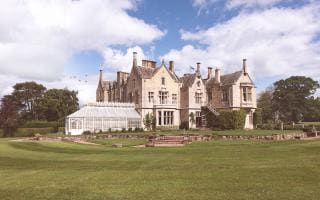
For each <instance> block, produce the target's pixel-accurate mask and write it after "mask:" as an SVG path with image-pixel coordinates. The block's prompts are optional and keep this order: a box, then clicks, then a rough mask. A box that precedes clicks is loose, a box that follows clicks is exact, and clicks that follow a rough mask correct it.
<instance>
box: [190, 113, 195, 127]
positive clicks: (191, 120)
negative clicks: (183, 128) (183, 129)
mask: <svg viewBox="0 0 320 200" xmlns="http://www.w3.org/2000/svg"><path fill="white" fill-rule="evenodd" d="M189 121H190V123H191V127H193V124H195V123H196V119H195V117H194V113H193V112H191V113H190V114H189Z"/></svg>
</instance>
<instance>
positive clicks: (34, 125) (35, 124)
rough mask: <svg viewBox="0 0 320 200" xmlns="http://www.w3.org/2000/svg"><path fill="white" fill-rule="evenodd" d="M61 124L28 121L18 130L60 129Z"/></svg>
mask: <svg viewBox="0 0 320 200" xmlns="http://www.w3.org/2000/svg"><path fill="white" fill-rule="evenodd" d="M62 126H64V124H63V123H61V122H47V121H28V122H26V123H24V124H23V125H21V126H20V128H47V127H62Z"/></svg>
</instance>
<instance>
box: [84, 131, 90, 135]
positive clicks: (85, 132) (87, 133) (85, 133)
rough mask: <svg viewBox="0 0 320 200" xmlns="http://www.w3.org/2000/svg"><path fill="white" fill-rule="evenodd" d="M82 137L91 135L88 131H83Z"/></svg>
mask: <svg viewBox="0 0 320 200" xmlns="http://www.w3.org/2000/svg"><path fill="white" fill-rule="evenodd" d="M82 134H83V135H91V134H92V133H91V132H90V131H83V133H82Z"/></svg>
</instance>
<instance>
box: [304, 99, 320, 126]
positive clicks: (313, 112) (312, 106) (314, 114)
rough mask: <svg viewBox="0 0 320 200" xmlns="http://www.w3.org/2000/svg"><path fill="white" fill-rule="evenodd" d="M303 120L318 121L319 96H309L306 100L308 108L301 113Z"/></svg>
mask: <svg viewBox="0 0 320 200" xmlns="http://www.w3.org/2000/svg"><path fill="white" fill-rule="evenodd" d="M303 116H304V119H303V120H304V121H309V122H316V121H320V97H317V98H314V97H311V98H310V99H309V100H308V110H306V112H305V113H304V114H303Z"/></svg>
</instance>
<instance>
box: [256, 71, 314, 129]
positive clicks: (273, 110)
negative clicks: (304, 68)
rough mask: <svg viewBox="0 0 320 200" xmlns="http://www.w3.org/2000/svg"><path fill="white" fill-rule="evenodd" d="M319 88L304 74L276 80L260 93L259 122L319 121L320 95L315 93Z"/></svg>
mask: <svg viewBox="0 0 320 200" xmlns="http://www.w3.org/2000/svg"><path fill="white" fill-rule="evenodd" d="M319 88H320V86H319V83H318V81H315V80H313V79H312V78H309V77H305V76H291V77H289V78H287V79H281V80H279V81H276V82H275V83H274V84H273V85H272V86H271V87H269V88H267V89H266V90H265V91H264V92H262V93H261V94H260V95H259V98H258V101H257V107H258V108H257V110H256V114H255V115H256V116H257V115H258V116H259V117H258V119H257V122H256V123H277V122H280V121H281V122H301V121H310V122H311V121H312V122H314V121H320V98H319V97H315V96H314V94H315V93H316V91H317V89H319Z"/></svg>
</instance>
